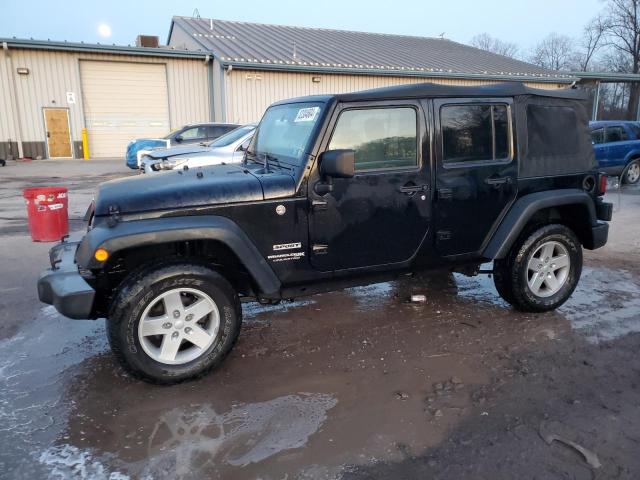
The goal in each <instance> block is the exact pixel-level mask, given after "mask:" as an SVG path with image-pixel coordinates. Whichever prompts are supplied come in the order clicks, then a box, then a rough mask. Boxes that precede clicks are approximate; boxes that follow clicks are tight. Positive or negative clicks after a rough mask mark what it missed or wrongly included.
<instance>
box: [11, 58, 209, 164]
mask: <svg viewBox="0 0 640 480" xmlns="http://www.w3.org/2000/svg"><path fill="white" fill-rule="evenodd" d="M9 53H10V54H11V56H12V57H13V68H12V69H11V68H10V67H9V59H8V56H7V52H2V53H0V108H1V109H2V110H1V111H2V112H3V114H2V115H1V117H2V118H1V119H0V142H4V141H7V140H6V139H9V138H11V139H15V136H16V133H15V129H14V128H13V126H12V123H13V122H12V121H11V117H10V116H9V115H7V114H8V112H10V110H9V109H8V108H7V106H8V105H10V103H9V104H8V103H7V102H9V98H8V93H7V91H8V90H9V89H8V88H7V87H8V86H9V82H10V81H11V76H13V77H14V78H15V83H16V100H17V104H18V109H19V114H20V127H21V133H22V141H23V142H36V141H37V142H42V141H44V139H45V134H44V120H43V113H42V109H43V108H44V107H64V108H69V110H70V123H71V136H72V140H73V141H80V140H81V131H82V128H83V127H84V116H83V104H82V91H81V81H80V67H79V62H80V60H98V61H100V60H103V61H118V62H136V63H163V64H166V68H167V85H168V90H169V92H168V93H169V112H170V121H171V128H172V129H173V128H177V127H179V126H181V125H184V124H185V123H189V122H201V121H208V120H209V89H208V83H207V82H208V81H207V66H206V65H205V64H204V61H203V60H198V59H186V58H161V57H147V56H135V55H117V54H116V55H114V54H100V53H75V52H57V51H45V50H23V49H11V50H10V52H9ZM19 67H26V68H28V69H29V74H28V75H18V74H17V73H16V69H17V68H19ZM67 92H74V94H75V99H76V103H75V104H69V103H67ZM162 101H166V99H162ZM5 112H6V113H7V114H5ZM123 153H124V152H123Z"/></svg>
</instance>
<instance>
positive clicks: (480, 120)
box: [440, 104, 510, 165]
mask: <svg viewBox="0 0 640 480" xmlns="http://www.w3.org/2000/svg"><path fill="white" fill-rule="evenodd" d="M440 125H441V129H442V161H443V164H444V165H447V164H448V165H451V164H456V163H466V162H484V161H491V162H493V161H507V160H509V158H510V151H509V150H510V149H509V145H510V141H509V138H510V133H509V132H510V129H509V109H508V107H507V105H503V104H465V105H443V106H442V107H441V108H440Z"/></svg>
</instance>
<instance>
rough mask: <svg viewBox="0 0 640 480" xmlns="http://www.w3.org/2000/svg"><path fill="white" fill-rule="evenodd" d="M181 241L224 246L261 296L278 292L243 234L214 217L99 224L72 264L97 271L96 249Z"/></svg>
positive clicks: (273, 276)
mask: <svg viewBox="0 0 640 480" xmlns="http://www.w3.org/2000/svg"><path fill="white" fill-rule="evenodd" d="M185 240H215V241H218V242H220V243H222V244H224V245H226V246H227V247H228V248H229V249H231V251H233V252H234V253H235V254H236V255H237V257H238V258H239V259H240V261H241V262H242V264H243V265H244V266H245V268H246V269H247V271H248V272H249V274H250V275H251V276H252V277H253V279H254V280H255V282H256V284H257V285H258V287H259V289H260V291H261V292H262V293H263V294H265V295H274V294H276V293H277V292H279V291H280V286H281V283H280V280H279V279H278V277H277V276H276V274H275V273H274V271H273V269H272V268H271V266H270V265H269V264H268V263H267V261H266V260H265V258H264V257H263V256H262V254H261V253H260V252H259V251H258V249H257V248H256V246H255V245H254V243H253V242H252V241H251V240H250V239H249V237H248V236H247V234H246V233H244V231H243V230H242V229H241V228H240V227H239V226H238V225H237V224H236V223H235V222H233V221H232V220H230V219H228V218H226V217H221V216H218V215H195V216H184V217H162V218H153V219H146V220H135V221H125V222H119V223H118V224H116V225H115V226H113V227H109V226H107V225H106V222H103V223H101V224H99V225H96V226H95V227H94V228H93V229H92V230H90V231H89V232H88V233H87V235H85V237H84V239H83V240H82V242H81V243H80V245H79V247H78V250H77V252H76V263H77V264H78V265H80V266H82V267H85V268H88V269H98V268H101V266H102V263H101V262H98V261H97V260H96V259H95V258H94V257H93V254H94V252H95V251H96V249H98V248H104V249H105V250H107V252H109V253H110V254H114V253H116V252H119V251H122V250H124V249H127V248H131V247H143V246H152V245H156V244H160V243H168V242H178V241H185Z"/></svg>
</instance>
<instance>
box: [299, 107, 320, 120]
mask: <svg viewBox="0 0 640 480" xmlns="http://www.w3.org/2000/svg"><path fill="white" fill-rule="evenodd" d="M319 111H320V107H308V108H301V109H300V110H298V114H297V115H296V118H295V120H294V122H313V121H314V120H315V119H316V115H318V112H319Z"/></svg>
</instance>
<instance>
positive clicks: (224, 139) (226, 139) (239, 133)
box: [207, 125, 256, 147]
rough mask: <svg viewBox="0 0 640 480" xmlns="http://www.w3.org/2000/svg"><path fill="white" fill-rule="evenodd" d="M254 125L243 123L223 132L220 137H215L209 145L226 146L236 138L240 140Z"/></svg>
mask: <svg viewBox="0 0 640 480" xmlns="http://www.w3.org/2000/svg"><path fill="white" fill-rule="evenodd" d="M255 128H256V127H255V126H254V125H245V126H244V127H238V128H236V129H235V130H231V131H230V132H229V133H225V134H224V135H222V136H221V137H218V138H216V139H215V140H214V141H213V142H210V143H209V144H208V145H207V146H209V147H226V146H227V145H231V144H232V143H233V142H235V141H236V140H240V139H241V138H242V137H244V136H245V135H246V134H247V133H251V132H252V131H253V130H255Z"/></svg>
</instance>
